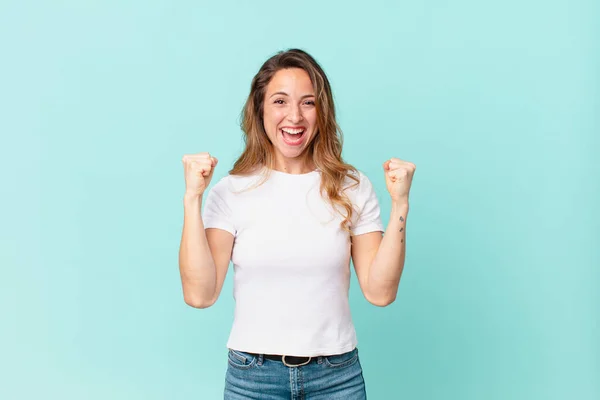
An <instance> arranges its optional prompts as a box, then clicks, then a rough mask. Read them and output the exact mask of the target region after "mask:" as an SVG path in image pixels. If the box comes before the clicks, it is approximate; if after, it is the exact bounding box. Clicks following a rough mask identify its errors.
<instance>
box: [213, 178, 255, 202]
mask: <svg viewBox="0 0 600 400" xmlns="http://www.w3.org/2000/svg"><path fill="white" fill-rule="evenodd" d="M259 178H260V177H259V176H257V175H247V176H246V175H231V174H228V175H226V176H224V177H222V178H221V179H219V180H218V181H217V182H215V184H214V185H213V187H212V188H211V189H210V192H211V193H215V194H218V195H219V196H220V197H222V198H223V199H225V198H231V197H232V196H233V195H235V194H238V193H240V192H243V191H245V190H247V189H249V188H251V187H252V186H253V185H255V184H256V183H257V182H258V180H259Z"/></svg>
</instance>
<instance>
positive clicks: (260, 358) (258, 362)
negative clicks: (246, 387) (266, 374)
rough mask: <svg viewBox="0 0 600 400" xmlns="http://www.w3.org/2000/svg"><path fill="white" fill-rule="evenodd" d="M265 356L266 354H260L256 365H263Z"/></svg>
mask: <svg viewBox="0 0 600 400" xmlns="http://www.w3.org/2000/svg"><path fill="white" fill-rule="evenodd" d="M264 358H265V356H264V354H262V353H261V354H259V355H258V360H256V365H263V360H264Z"/></svg>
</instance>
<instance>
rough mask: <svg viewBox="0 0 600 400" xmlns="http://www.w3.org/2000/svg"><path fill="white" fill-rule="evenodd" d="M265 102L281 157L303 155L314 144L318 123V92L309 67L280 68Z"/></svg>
mask: <svg viewBox="0 0 600 400" xmlns="http://www.w3.org/2000/svg"><path fill="white" fill-rule="evenodd" d="M263 106H264V107H263V110H264V112H263V121H264V127H265V131H266V132H267V136H268V137H269V139H270V140H271V143H273V147H274V148H275V152H276V153H277V158H278V159H280V161H284V160H285V159H292V158H296V157H298V156H300V155H301V154H302V153H303V151H304V149H306V148H307V147H308V145H309V144H310V141H311V139H312V138H313V135H314V133H315V130H316V124H317V109H316V107H315V93H314V91H313V85H312V82H311V80H310V77H309V76H308V74H307V73H306V71H304V70H303V69H300V68H288V69H281V70H279V71H277V72H276V73H275V75H273V78H272V79H271V81H270V82H269V84H268V85H267V88H266V93H265V99H264V105H263ZM281 157H283V160H281Z"/></svg>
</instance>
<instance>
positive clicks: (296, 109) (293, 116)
mask: <svg viewBox="0 0 600 400" xmlns="http://www.w3.org/2000/svg"><path fill="white" fill-rule="evenodd" d="M288 119H289V120H290V122H291V123H293V124H297V123H299V122H300V121H302V120H303V119H304V116H303V115H302V109H301V108H300V106H299V105H292V107H291V109H290V112H289V114H288Z"/></svg>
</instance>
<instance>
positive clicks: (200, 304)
mask: <svg viewBox="0 0 600 400" xmlns="http://www.w3.org/2000/svg"><path fill="white" fill-rule="evenodd" d="M183 301H185V304H187V305H188V306H190V307H193V308H208V307H210V306H212V305H213V304H215V302H214V300H206V299H200V298H197V297H192V296H183Z"/></svg>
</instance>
